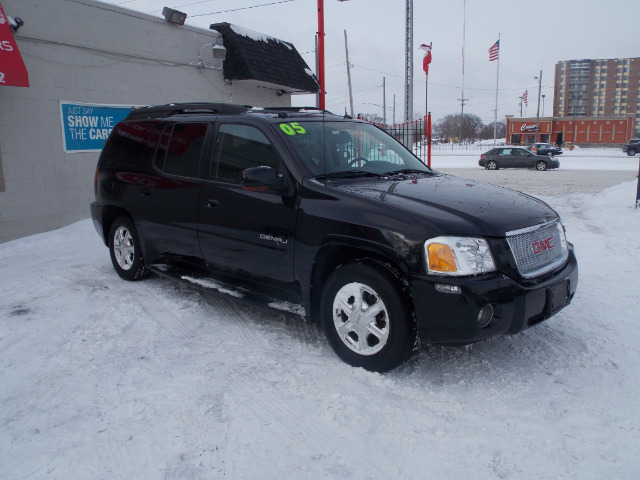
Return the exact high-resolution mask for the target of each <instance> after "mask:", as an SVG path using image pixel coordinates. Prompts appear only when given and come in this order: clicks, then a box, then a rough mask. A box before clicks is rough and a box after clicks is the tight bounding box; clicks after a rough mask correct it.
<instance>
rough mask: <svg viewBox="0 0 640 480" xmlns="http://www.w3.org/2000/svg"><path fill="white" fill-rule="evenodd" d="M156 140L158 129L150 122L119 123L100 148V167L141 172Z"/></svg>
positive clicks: (151, 153)
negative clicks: (102, 147)
mask: <svg viewBox="0 0 640 480" xmlns="http://www.w3.org/2000/svg"><path fill="white" fill-rule="evenodd" d="M157 141H158V129H157V128H156V127H155V125H153V124H151V123H120V124H118V125H116V127H115V128H114V129H113V132H112V134H111V137H109V141H108V142H107V144H106V145H105V146H104V149H103V150H102V155H101V157H100V158H101V168H102V169H103V170H120V169H123V168H124V169H126V170H127V171H130V172H143V171H145V170H146V169H145V165H146V162H147V160H149V159H150V158H151V156H152V155H153V151H154V149H155V147H156V143H157Z"/></svg>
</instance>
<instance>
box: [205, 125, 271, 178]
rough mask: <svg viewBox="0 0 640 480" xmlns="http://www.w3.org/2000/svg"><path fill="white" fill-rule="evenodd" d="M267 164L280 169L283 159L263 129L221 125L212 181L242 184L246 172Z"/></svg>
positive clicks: (210, 176) (212, 167) (214, 155)
mask: <svg viewBox="0 0 640 480" xmlns="http://www.w3.org/2000/svg"><path fill="white" fill-rule="evenodd" d="M263 165H266V166H268V167H273V168H276V169H278V167H279V165H280V160H279V157H278V154H277V153H276V150H275V148H274V147H273V145H272V144H271V142H270V141H269V139H268V138H267V137H266V136H265V135H264V134H263V133H262V132H261V131H260V130H258V129H257V128H255V127H251V126H249V125H235V124H222V125H220V128H219V129H218V135H217V136H216V143H215V147H214V149H213V162H212V164H211V171H210V172H209V176H208V178H209V179H211V180H218V181H222V182H231V183H240V182H241V180H242V171H243V170H245V169H247V168H250V167H259V166H263Z"/></svg>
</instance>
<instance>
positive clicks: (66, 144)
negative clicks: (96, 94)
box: [60, 102, 133, 152]
mask: <svg viewBox="0 0 640 480" xmlns="http://www.w3.org/2000/svg"><path fill="white" fill-rule="evenodd" d="M132 108H133V107H131V106H129V105H99V104H87V103H70V102H60V120H61V122H62V143H63V149H64V151H65V152H96V151H100V150H102V147H103V146H104V142H105V140H106V139H107V137H108V136H109V134H110V133H111V130H113V127H115V126H116V124H117V123H118V122H119V121H120V120H122V119H123V118H125V117H126V116H127V115H128V114H129V112H130V111H131V109H132Z"/></svg>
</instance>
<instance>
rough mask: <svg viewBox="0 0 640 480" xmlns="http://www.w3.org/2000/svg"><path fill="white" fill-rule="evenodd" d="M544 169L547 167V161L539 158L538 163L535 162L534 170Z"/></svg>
mask: <svg viewBox="0 0 640 480" xmlns="http://www.w3.org/2000/svg"><path fill="white" fill-rule="evenodd" d="M546 169H547V162H545V161H544V160H540V161H539V162H538V163H536V170H538V171H540V172H542V171H544V170H546Z"/></svg>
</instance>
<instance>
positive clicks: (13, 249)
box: [0, 152, 640, 480]
mask: <svg viewBox="0 0 640 480" xmlns="http://www.w3.org/2000/svg"><path fill="white" fill-rule="evenodd" d="M474 155H475V156H473V157H469V158H473V160H474V161H475V162H477V152H475V153H474ZM612 155H613V154H612ZM436 158H440V159H443V158H444V157H443V156H440V157H436ZM570 158H571V155H567V156H566V157H563V159H562V160H561V161H562V162H563V165H562V167H564V166H565V165H564V163H569V162H570V161H571V160H570ZM580 158H581V160H580V159H579V158H578V157H576V161H580V162H587V161H588V159H585V157H580ZM616 159H617V160H616ZM464 161H465V157H463V156H455V157H451V158H450V159H449V165H447V166H448V167H452V166H453V165H452V163H460V164H462V163H464ZM604 161H605V160H603V158H602V157H600V158H599V161H598V162H597V166H594V165H595V163H594V164H592V168H597V167H599V168H602V165H603V162H604ZM606 161H609V160H606ZM611 161H612V162H613V161H620V162H623V164H624V162H627V163H626V165H627V168H628V169H629V170H633V168H636V169H637V162H638V159H637V158H635V159H627V158H626V157H624V156H622V155H620V154H619V152H618V153H616V154H615V158H613V156H612V159H611ZM443 162H444V160H443ZM475 165H476V168H478V167H477V164H475ZM634 166H635V167H634ZM522 173H523V185H524V184H526V178H527V177H529V178H533V176H534V175H546V174H551V173H552V172H535V171H522ZM634 180H635V178H634ZM635 189H636V184H635V181H625V182H624V183H621V184H618V185H615V186H613V187H611V188H608V189H606V190H604V191H602V192H600V193H598V194H575V193H574V194H571V193H569V192H567V193H564V194H562V195H553V196H548V195H547V196H544V191H543V193H542V195H543V198H544V199H545V200H546V201H547V202H549V203H550V204H551V205H552V206H553V207H554V208H556V209H557V210H558V212H559V213H560V214H561V216H562V218H563V220H564V223H565V226H566V228H567V232H568V238H569V240H570V241H572V242H573V243H574V244H575V247H576V252H577V256H578V261H579V264H580V284H579V285H578V291H577V294H576V297H575V299H574V301H573V303H572V304H571V305H570V306H569V307H567V308H566V309H565V310H563V311H562V312H560V313H559V314H558V315H557V316H556V317H554V318H552V319H551V320H549V321H547V322H545V323H543V324H541V325H538V326H536V327H534V328H532V329H529V330H527V331H525V332H523V333H521V334H519V335H517V336H514V337H507V338H497V339H492V340H489V341H486V342H482V343H479V344H475V345H473V346H469V347H460V348H442V347H431V348H426V347H425V348H423V349H422V350H421V351H420V352H419V353H418V354H417V355H416V356H415V357H414V358H413V359H412V360H411V361H410V362H409V363H407V364H406V365H404V366H402V367H400V368H399V369H397V370H395V371H393V372H390V373H388V374H384V375H380V374H375V373H370V372H367V371H364V370H361V369H354V368H351V367H349V366H347V365H346V364H344V363H342V362H341V361H340V360H339V359H338V358H337V357H336V356H335V355H334V354H333V352H332V351H331V349H330V347H329V346H328V344H327V343H326V342H325V340H324V338H323V335H322V333H321V331H320V330H319V329H318V328H317V327H316V326H314V325H308V324H305V323H304V322H300V321H296V320H293V319H291V318H289V317H284V316H281V315H278V314H274V313H265V312H264V311H262V310H259V309H257V308H254V307H249V306H246V305H244V304H241V303H238V302H237V300H235V299H234V298H232V297H229V296H222V295H219V294H203V293H200V292H199V291H196V290H193V289H190V288H188V287H186V286H183V285H179V284H176V283H173V282H171V281H168V280H165V279H161V278H151V279H149V280H147V281H144V282H137V283H129V282H125V281H123V280H120V279H119V277H117V275H116V274H115V272H114V271H113V268H112V267H111V264H110V261H109V255H108V251H107V249H106V248H105V247H104V245H102V243H101V241H100V239H99V238H98V235H97V234H96V232H95V231H94V229H93V226H92V224H91V222H90V221H89V220H85V221H81V222H79V223H76V224H74V225H71V226H69V227H66V228H63V229H60V230H57V231H54V232H49V233H44V234H40V235H35V236H32V237H28V238H23V239H19V240H15V241H12V242H8V243H5V244H1V245H0V478H1V479H4V480H12V479H16V480H17V479H44V478H47V479H49V478H53V479H92V480H93V479H126V480H131V479H211V478H223V477H224V478H231V479H240V478H242V479H245V478H246V479H249V478H250V479H258V478H260V479H279V480H282V479H303V478H304V479H316V478H318V479H319V478H322V479H324V478H344V479H401V478H411V479H415V478H435V479H441V478H456V479H463V478H476V479H495V478H522V479H604V478H606V479H610V478H611V479H614V478H615V479H636V478H639V477H640V458H639V456H638V452H639V451H640V413H639V408H638V399H639V398H640V367H639V365H640V341H639V340H640V333H639V327H640V321H639V320H640V313H639V312H640V288H639V287H638V279H639V277H640V241H639V238H640V210H634V208H633V201H634V198H635Z"/></svg>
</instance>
